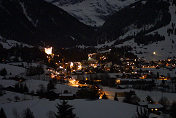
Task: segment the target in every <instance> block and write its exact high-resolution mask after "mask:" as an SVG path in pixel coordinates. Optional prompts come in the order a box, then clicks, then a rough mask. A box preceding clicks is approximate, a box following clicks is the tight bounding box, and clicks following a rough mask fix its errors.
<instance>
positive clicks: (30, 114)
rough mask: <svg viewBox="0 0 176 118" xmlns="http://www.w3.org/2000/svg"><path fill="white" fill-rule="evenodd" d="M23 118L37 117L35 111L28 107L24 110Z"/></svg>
mask: <svg viewBox="0 0 176 118" xmlns="http://www.w3.org/2000/svg"><path fill="white" fill-rule="evenodd" d="M23 118H35V117H34V114H33V112H32V111H31V110H30V109H29V108H27V109H26V110H24V114H23Z"/></svg>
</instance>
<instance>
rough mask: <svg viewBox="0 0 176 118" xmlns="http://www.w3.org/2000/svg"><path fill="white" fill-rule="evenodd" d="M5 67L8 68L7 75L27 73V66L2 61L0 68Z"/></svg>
mask: <svg viewBox="0 0 176 118" xmlns="http://www.w3.org/2000/svg"><path fill="white" fill-rule="evenodd" d="M3 68H5V69H6V70H7V76H16V75H20V74H24V73H25V68H23V67H18V66H13V65H10V64H2V63H0V70H1V69H3Z"/></svg>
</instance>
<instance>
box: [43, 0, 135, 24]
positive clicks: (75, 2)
mask: <svg viewBox="0 0 176 118" xmlns="http://www.w3.org/2000/svg"><path fill="white" fill-rule="evenodd" d="M46 1H47V2H51V3H52V4H54V5H56V6H58V7H60V8H62V9H64V10H65V11H67V12H68V13H70V14H71V15H72V16H75V17H76V18H77V19H78V20H79V21H81V22H83V23H85V24H87V25H91V26H98V27H99V26H102V25H103V24H104V22H105V21H106V19H107V18H108V16H109V15H111V14H113V13H115V12H116V11H119V10H120V9H122V8H124V7H125V6H128V5H130V4H132V3H134V2H136V1H137V0H46Z"/></svg>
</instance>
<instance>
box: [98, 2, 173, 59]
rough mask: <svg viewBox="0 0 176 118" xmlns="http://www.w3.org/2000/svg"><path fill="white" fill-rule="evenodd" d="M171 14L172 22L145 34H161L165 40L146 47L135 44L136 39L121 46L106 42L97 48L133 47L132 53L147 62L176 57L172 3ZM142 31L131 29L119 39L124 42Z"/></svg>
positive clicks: (113, 42)
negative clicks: (126, 38)
mask: <svg viewBox="0 0 176 118" xmlns="http://www.w3.org/2000/svg"><path fill="white" fill-rule="evenodd" d="M169 13H170V14H171V21H170V23H169V24H168V25H166V26H163V27H161V28H159V29H157V30H154V31H152V32H149V33H147V34H145V36H149V35H154V34H159V35H160V36H163V37H164V38H165V39H164V40H161V41H156V42H151V43H149V44H147V45H146V44H137V43H136V42H135V38H132V39H131V40H127V41H124V42H123V43H121V44H117V43H115V41H111V42H106V43H105V44H101V45H97V46H96V48H102V47H106V46H109V47H122V46H131V47H132V48H133V51H132V52H133V53H134V54H136V55H137V56H138V57H139V58H144V59H146V60H160V59H167V58H169V57H174V56H176V26H175V25H176V5H174V4H172V2H170V6H169ZM140 30H141V29H131V30H129V31H128V32H127V33H125V34H124V35H122V36H120V38H119V39H121V40H123V39H125V37H127V36H131V35H133V34H134V33H138V32H139V31H140ZM119 39H117V40H119ZM117 40H116V41H117Z"/></svg>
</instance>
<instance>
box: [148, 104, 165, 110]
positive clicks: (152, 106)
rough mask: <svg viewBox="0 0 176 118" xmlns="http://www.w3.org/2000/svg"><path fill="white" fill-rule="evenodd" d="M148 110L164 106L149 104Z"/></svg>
mask: <svg viewBox="0 0 176 118" xmlns="http://www.w3.org/2000/svg"><path fill="white" fill-rule="evenodd" d="M148 108H150V109H151V108H163V105H161V104H148Z"/></svg>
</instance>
